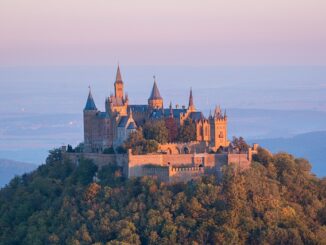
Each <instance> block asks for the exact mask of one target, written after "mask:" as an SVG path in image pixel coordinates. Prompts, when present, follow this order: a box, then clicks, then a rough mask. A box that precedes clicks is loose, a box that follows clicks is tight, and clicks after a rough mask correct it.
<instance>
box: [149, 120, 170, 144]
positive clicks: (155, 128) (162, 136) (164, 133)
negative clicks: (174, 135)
mask: <svg viewBox="0 0 326 245" xmlns="http://www.w3.org/2000/svg"><path fill="white" fill-rule="evenodd" d="M143 135H144V138H145V139H146V140H155V141H157V142H158V143H161V144H165V143H166V142H168V138H169V132H168V129H167V128H166V125H165V122H164V120H148V121H147V122H146V123H145V125H144V127H143Z"/></svg>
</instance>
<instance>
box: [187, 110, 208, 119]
mask: <svg viewBox="0 0 326 245" xmlns="http://www.w3.org/2000/svg"><path fill="white" fill-rule="evenodd" d="M189 117H190V118H191V119H192V120H194V121H199V120H204V119H205V116H204V114H203V113H202V112H201V111H195V112H191V113H190V115H189Z"/></svg>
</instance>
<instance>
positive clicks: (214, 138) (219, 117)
mask: <svg viewBox="0 0 326 245" xmlns="http://www.w3.org/2000/svg"><path fill="white" fill-rule="evenodd" d="M209 123H210V135H211V144H210V145H211V147H213V148H214V149H215V150H216V149H218V148H219V147H220V146H222V147H227V146H228V145H229V141H228V139H227V116H226V112H225V113H224V115H223V113H222V112H221V108H220V107H216V108H215V111H214V114H213V115H210V117H209Z"/></svg>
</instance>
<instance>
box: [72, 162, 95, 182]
mask: <svg viewBox="0 0 326 245" xmlns="http://www.w3.org/2000/svg"><path fill="white" fill-rule="evenodd" d="M96 171H97V166H96V165H95V164H94V163H93V161H91V160H89V159H81V160H79V165H78V166H77V169H76V170H75V173H74V179H75V181H76V182H77V183H81V184H83V185H88V184H89V183H91V182H92V181H93V177H94V174H95V173H96Z"/></svg>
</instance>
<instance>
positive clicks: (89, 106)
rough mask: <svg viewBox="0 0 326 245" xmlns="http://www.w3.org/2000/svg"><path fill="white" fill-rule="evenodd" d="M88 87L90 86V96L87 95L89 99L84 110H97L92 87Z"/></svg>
mask: <svg viewBox="0 0 326 245" xmlns="http://www.w3.org/2000/svg"><path fill="white" fill-rule="evenodd" d="M88 88H89V92H88V97H87V101H86V105H85V108H84V110H85V111H91V110H97V108H96V105H95V102H94V99H93V96H92V91H91V87H90V86H88Z"/></svg>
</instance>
